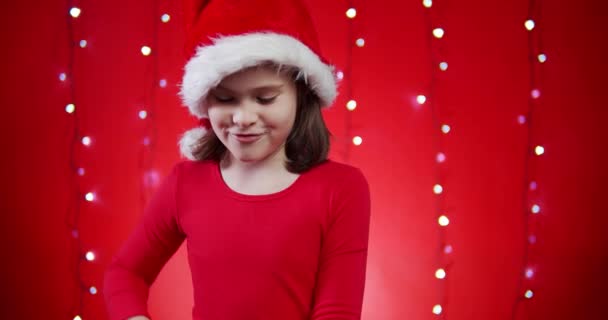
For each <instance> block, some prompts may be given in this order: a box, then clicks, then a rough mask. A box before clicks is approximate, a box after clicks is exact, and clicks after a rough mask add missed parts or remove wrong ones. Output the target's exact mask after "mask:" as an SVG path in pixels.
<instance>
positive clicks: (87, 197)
mask: <svg viewBox="0 0 608 320" xmlns="http://www.w3.org/2000/svg"><path fill="white" fill-rule="evenodd" d="M84 198H85V200H87V201H89V202H93V201H94V200H95V194H94V193H93V192H87V194H85V195H84Z"/></svg>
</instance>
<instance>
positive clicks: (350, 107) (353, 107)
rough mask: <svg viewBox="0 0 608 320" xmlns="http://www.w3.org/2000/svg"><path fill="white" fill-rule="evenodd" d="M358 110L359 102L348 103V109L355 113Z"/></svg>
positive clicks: (351, 101)
mask: <svg viewBox="0 0 608 320" xmlns="http://www.w3.org/2000/svg"><path fill="white" fill-rule="evenodd" d="M356 108H357V101H355V100H350V101H348V102H347V103H346V109H348V110H350V111H353V110H355V109H356Z"/></svg>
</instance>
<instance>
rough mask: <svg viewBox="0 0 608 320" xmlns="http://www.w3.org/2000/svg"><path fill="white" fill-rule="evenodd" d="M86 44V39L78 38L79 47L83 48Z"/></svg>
mask: <svg viewBox="0 0 608 320" xmlns="http://www.w3.org/2000/svg"><path fill="white" fill-rule="evenodd" d="M86 46H87V40H80V47H81V48H85V47H86Z"/></svg>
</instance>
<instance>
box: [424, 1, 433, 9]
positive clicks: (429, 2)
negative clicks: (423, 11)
mask: <svg viewBox="0 0 608 320" xmlns="http://www.w3.org/2000/svg"><path fill="white" fill-rule="evenodd" d="M422 5H423V6H424V7H425V8H430V7H432V6H433V0H422Z"/></svg>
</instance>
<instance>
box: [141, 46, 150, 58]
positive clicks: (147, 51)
mask: <svg viewBox="0 0 608 320" xmlns="http://www.w3.org/2000/svg"><path fill="white" fill-rule="evenodd" d="M150 53H152V48H150V47H148V46H143V47H141V54H143V55H144V56H149V55H150Z"/></svg>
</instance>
